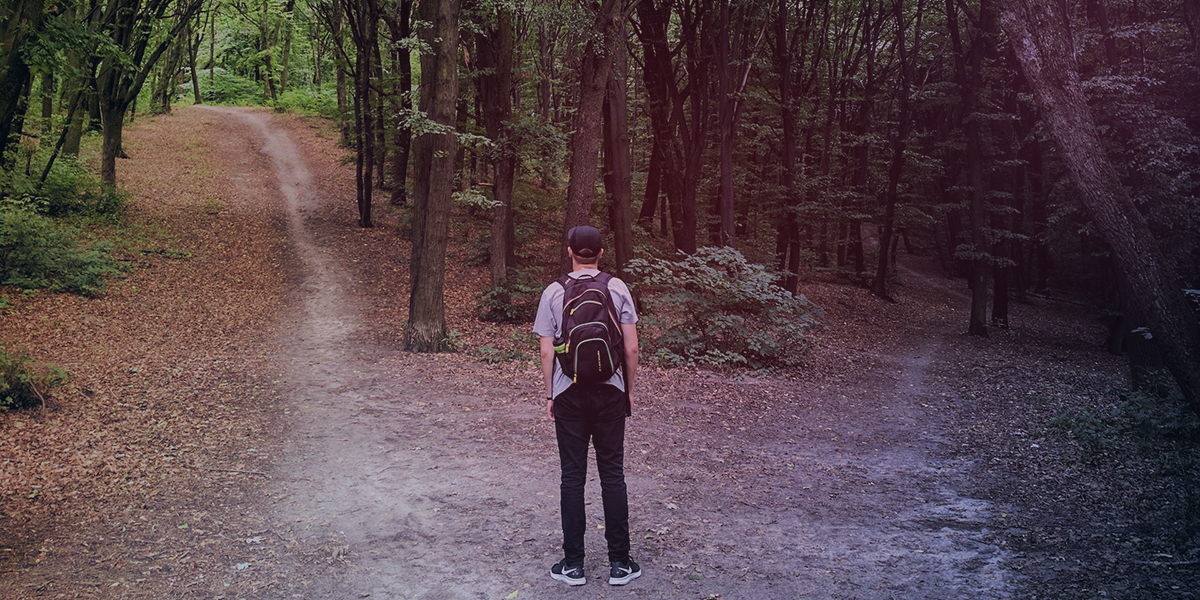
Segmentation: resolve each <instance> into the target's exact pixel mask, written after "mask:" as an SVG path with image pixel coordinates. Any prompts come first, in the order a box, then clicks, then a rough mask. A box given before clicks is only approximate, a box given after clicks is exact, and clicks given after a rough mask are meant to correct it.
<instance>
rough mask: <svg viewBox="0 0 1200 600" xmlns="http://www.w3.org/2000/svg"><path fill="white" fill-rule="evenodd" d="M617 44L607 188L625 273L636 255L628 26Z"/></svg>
mask: <svg viewBox="0 0 1200 600" xmlns="http://www.w3.org/2000/svg"><path fill="white" fill-rule="evenodd" d="M620 32H621V33H620V39H619V41H618V42H617V44H616V46H615V47H614V50H615V56H614V57H613V61H614V62H613V73H612V76H611V77H609V78H608V91H607V96H606V97H605V100H604V124H605V135H604V137H605V154H606V155H607V156H608V157H610V160H609V161H608V163H609V168H610V170H611V172H610V174H609V177H606V178H605V187H606V188H608V195H609V197H610V198H611V199H612V219H611V221H612V223H611V226H612V230H613V250H614V252H613V257H614V258H615V259H616V260H615V262H616V265H615V267H614V269H613V272H614V273H616V274H617V275H618V276H623V275H624V272H625V264H626V263H627V262H629V261H630V260H631V259H632V258H633V199H632V196H633V172H632V171H633V170H632V165H631V162H632V157H631V155H630V144H629V109H628V97H629V89H628V84H627V83H626V81H627V79H628V77H629V57H628V56H627V55H626V52H625V38H626V34H625V27H624V25H622V27H621V30H620Z"/></svg>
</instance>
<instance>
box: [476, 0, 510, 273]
mask: <svg viewBox="0 0 1200 600" xmlns="http://www.w3.org/2000/svg"><path fill="white" fill-rule="evenodd" d="M475 38H476V43H475V47H476V49H477V52H476V54H477V55H478V60H479V68H480V70H481V71H482V72H483V73H485V74H483V75H480V76H479V78H478V79H476V83H477V86H478V88H479V96H478V97H479V99H480V102H481V104H482V112H483V123H484V128H485V129H486V131H487V134H488V137H489V138H491V140H492V142H493V147H492V150H491V153H490V157H489V158H490V159H491V163H492V169H493V170H494V172H495V177H494V178H493V181H492V198H493V199H494V200H495V201H496V208H495V210H494V211H493V212H492V228H491V244H490V246H489V258H488V267H489V272H490V274H491V283H492V285H493V286H498V285H500V284H501V282H503V281H504V278H505V277H507V276H508V269H509V268H510V267H512V266H513V261H512V258H513V256H514V251H513V243H512V242H513V237H514V236H513V215H512V195H513V183H514V179H515V175H516V166H517V155H516V148H515V147H514V144H513V140H512V131H511V127H510V124H509V120H510V119H512V93H513V50H514V43H513V24H512V13H511V12H510V10H509V9H508V8H506V7H499V8H498V9H497V14H496V26H495V28H490V29H488V30H486V31H481V32H480V33H478V34H476V36H475Z"/></svg>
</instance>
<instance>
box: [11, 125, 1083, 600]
mask: <svg viewBox="0 0 1200 600" xmlns="http://www.w3.org/2000/svg"><path fill="white" fill-rule="evenodd" d="M320 127H321V125H320V124H316V123H309V122H307V121H304V120H302V119H298V118H295V117H287V116H278V115H273V114H271V113H270V112H267V111H262V110H246V109H201V108H187V109H182V110H177V111H176V112H175V113H174V114H172V115H170V116H161V117H156V118H154V119H148V120H145V121H144V122H139V125H138V126H137V127H135V128H134V129H132V130H131V132H130V134H129V135H128V136H127V138H126V143H127V150H128V151H129V152H130V154H131V155H132V156H133V157H134V159H133V160H131V161H129V164H128V165H123V168H125V171H124V173H126V174H127V175H126V176H128V177H129V179H128V182H129V184H130V188H131V190H132V192H133V193H134V195H135V198H136V200H135V201H134V204H135V207H134V208H135V215H136V219H137V220H139V222H142V221H144V222H146V223H147V225H144V226H145V227H147V228H151V227H158V228H160V229H161V234H162V237H161V240H159V242H156V243H160V244H161V245H163V246H164V247H163V248H159V247H158V246H157V245H154V244H151V245H152V246H154V247H153V248H151V249H150V250H151V251H149V252H148V250H141V251H140V252H138V255H139V256H142V257H144V258H142V261H143V262H146V263H147V264H150V266H148V267H145V268H139V269H137V270H135V271H133V272H132V273H131V274H130V278H129V279H127V280H125V281H124V282H122V283H121V284H120V285H118V286H114V290H113V291H112V292H111V293H110V294H108V295H106V297H105V298H102V299H99V300H88V301H85V300H81V299H75V298H61V297H53V298H52V299H51V301H48V302H43V303H41V304H38V303H36V302H34V301H32V300H31V301H29V302H28V303H24V304H21V305H20V306H18V307H17V308H18V309H19V310H20V311H21V314H20V319H10V320H9V321H5V323H4V324H6V325H8V326H9V327H10V329H11V330H13V331H16V332H17V333H19V334H21V335H23V336H25V338H24V339H28V340H32V341H34V342H35V345H34V347H33V350H35V351H36V352H37V353H38V354H39V355H41V356H47V357H49V358H51V359H54V360H58V361H60V362H62V363H63V364H64V365H65V366H67V367H68V368H69V369H70V370H71V371H72V372H73V373H77V374H78V375H79V378H80V381H81V382H85V383H86V385H87V386H89V387H88V389H87V390H86V391H81V392H80V397H79V398H77V399H75V400H71V401H70V402H67V401H64V406H63V408H62V409H61V410H58V411H52V412H48V413H45V414H44V415H41V416H36V418H34V417H33V416H31V417H30V418H29V419H26V417H22V423H14V422H12V420H11V419H0V434H3V435H5V436H11V437H10V438H3V440H7V439H17V440H19V442H20V443H19V444H17V445H14V444H11V443H8V444H7V445H0V450H3V452H4V456H3V457H2V458H3V462H2V463H0V466H2V467H3V468H4V472H3V474H4V475H5V476H6V477H8V476H10V474H12V475H13V476H12V477H11V478H10V479H6V480H8V481H17V482H19V483H20V484H21V485H22V486H25V485H27V484H36V485H41V486H42V487H39V488H37V489H39V490H42V491H41V493H40V495H37V499H36V501H33V500H31V499H30V498H27V496H28V495H29V491H28V490H29V489H30V488H25V487H23V488H21V489H20V490H17V491H13V492H12V493H7V494H6V495H5V496H2V497H0V499H2V500H3V503H0V509H3V512H2V514H0V525H3V526H4V527H5V528H6V530H4V531H0V534H3V535H0V551H3V554H2V555H0V568H3V569H5V570H4V571H3V572H0V597H4V598H9V597H14V598H27V597H28V598H41V597H47V598H57V597H64V598H146V599H159V598H189V599H190V598H228V599H233V598H247V599H251V600H256V599H272V598H314V599H315V598H322V599H324V598H339V599H340V598H363V597H370V598H387V599H393V598H403V599H409V598H413V599H426V598H427V599H439V600H441V599H459V598H462V599H467V598H471V599H475V598H486V599H500V598H514V597H517V598H558V597H563V596H565V595H567V594H571V595H572V596H573V597H588V598H592V597H641V598H696V599H702V598H704V599H712V598H722V599H725V600H734V599H743V598H744V599H751V600H754V599H765V598H797V597H812V598H864V599H875V598H878V599H885V598H929V599H952V598H954V599H956V598H961V597H973V598H1007V597H1010V596H1014V595H1020V590H1021V589H1022V586H1023V585H1024V583H1023V581H1022V579H1021V578H1020V576H1019V574H1018V573H1017V572H1016V571H1015V570H1014V569H1013V568H1012V565H1013V564H1014V563H1015V562H1016V561H1024V562H1023V563H1022V564H1024V565H1026V566H1027V567H1029V568H1034V567H1035V566H1036V565H1037V564H1039V563H1043V562H1045V561H1044V560H1042V559H1041V558H1039V557H1040V556H1041V555H1039V554H1031V555H1030V556H1026V557H1015V556H1014V553H1013V551H1010V550H1008V549H1007V548H1008V546H1006V545H1005V544H1006V541H1005V540H1007V539H1015V537H1014V536H1010V535H1008V531H1009V529H1011V528H1012V526H1011V525H1008V523H1011V522H1012V519H1011V518H1008V519H1007V520H1006V518H1005V514H1006V512H1005V511H1007V514H1008V515H1009V517H1011V516H1012V513H1013V512H1014V511H1018V510H1021V507H1020V506H1014V505H1006V506H1004V507H1003V508H997V507H996V506H993V505H992V504H991V503H990V502H988V501H986V500H984V499H981V498H980V497H979V496H980V495H981V494H977V493H976V491H977V490H980V489H987V486H985V485H981V482H983V483H995V482H994V481H992V479H996V478H997V476H995V475H989V474H988V473H990V471H985V470H984V469H982V468H981V465H979V464H977V462H976V461H988V460H989V457H988V455H987V454H986V453H985V452H984V451H979V450H976V449H974V448H966V447H965V446H964V442H965V441H967V439H966V438H964V436H963V435H960V434H959V433H958V431H956V428H958V427H961V424H962V423H971V424H972V425H973V426H979V427H980V431H983V430H986V429H987V428H994V427H993V425H994V424H993V423H992V422H991V421H987V420H986V419H982V420H980V419H975V420H973V419H972V417H974V416H977V409H976V408H975V405H974V404H972V402H973V400H972V399H971V398H970V397H968V396H969V394H968V392H967V391H964V390H978V389H983V388H985V384H986V383H987V377H989V376H990V373H988V372H986V371H985V370H983V369H977V368H971V369H964V365H967V366H968V367H970V366H971V365H972V364H973V363H971V362H969V361H975V360H977V357H976V356H975V354H972V353H973V352H975V350H972V349H971V347H970V345H969V344H964V343H963V340H962V336H961V335H960V325H961V322H960V321H961V319H960V317H959V312H961V310H962V307H963V306H965V305H964V304H963V302H962V300H961V299H960V298H959V297H958V295H959V294H960V292H958V291H956V290H953V289H951V288H950V287H948V286H947V285H946V284H945V283H944V282H943V280H941V279H938V278H936V277H934V278H930V277H926V276H924V275H922V273H924V272H926V270H925V269H923V268H921V267H920V265H916V266H915V267H914V269H915V270H913V271H911V272H907V273H906V274H905V277H904V279H905V280H906V281H910V282H911V284H910V285H909V286H908V287H905V288H902V289H901V299H902V302H900V303H898V304H888V303H883V302H880V301H878V300H876V299H874V298H872V297H870V296H869V295H867V294H866V292H865V291H863V290H860V289H856V288H851V287H848V286H841V285H818V284H809V285H808V286H807V287H808V289H809V290H810V291H812V292H813V293H814V294H819V296H820V297H819V298H818V299H817V300H818V303H819V304H820V305H821V306H822V307H823V308H824V309H825V311H826V312H825V320H826V321H827V322H828V323H829V324H830V329H829V330H827V331H824V332H822V333H821V334H820V339H819V344H818V346H817V347H816V349H815V352H814V354H813V357H812V361H811V363H810V364H809V365H808V366H807V369H806V371H805V372H804V373H803V374H801V375H800V376H794V377H788V378H782V377H739V378H729V377H723V376H720V375H717V374H713V373H709V372H702V371H693V370H686V369H679V370H671V371H664V370H656V369H652V368H651V369H647V370H646V372H645V373H644V378H643V379H644V381H643V383H642V384H641V385H640V386H639V387H640V388H641V390H642V392H641V399H640V403H639V405H638V406H637V407H635V415H634V418H633V419H632V420H631V421H630V422H629V425H628V433H627V446H626V450H627V460H626V462H627V480H628V484H629V490H630V502H631V529H632V530H633V532H634V540H633V554H634V557H635V558H636V559H637V560H638V561H639V562H640V563H641V564H642V566H643V569H644V571H645V575H644V576H643V577H642V578H641V579H639V580H637V581H636V582H634V583H632V584H631V585H629V586H627V587H625V588H610V587H609V586H607V585H606V584H605V583H603V579H604V578H603V577H602V575H603V573H604V572H605V569H606V565H605V564H604V558H605V557H604V554H605V553H604V542H603V535H602V531H601V530H600V529H599V526H600V525H601V523H600V521H599V519H600V518H601V515H602V513H601V511H600V500H599V485H598V482H595V481H594V479H593V480H592V481H591V482H590V483H589V486H588V490H587V493H588V498H589V501H590V506H589V521H590V523H591V524H592V525H591V527H590V529H591V530H592V534H591V535H589V536H588V539H587V551H588V558H587V563H586V569H587V571H588V574H589V576H590V577H589V579H590V581H589V583H588V585H586V586H584V587H583V588H579V589H574V590H567V589H565V588H564V587H563V586H562V585H561V584H559V583H557V582H555V581H553V580H551V579H550V578H549V577H548V576H547V570H548V568H549V565H550V564H552V563H553V562H555V561H556V560H557V559H558V558H559V557H560V552H561V551H560V549H559V545H560V543H561V537H560V533H559V522H558V498H557V492H558V465H557V453H556V449H555V445H554V436H553V429H552V424H551V423H549V422H548V421H546V420H545V418H544V416H543V415H542V401H541V398H540V390H539V388H540V385H539V384H538V377H539V375H538V370H537V369H536V367H535V366H534V365H533V364H532V363H531V362H528V361H510V362H503V363H501V364H499V365H485V364H483V363H482V362H481V361H479V360H478V358H477V357H475V356H474V355H472V354H470V353H460V354H448V355H437V356H421V355H411V354H406V353H403V352H401V351H400V349H399V343H398V339H399V331H400V329H399V322H400V321H401V320H402V319H403V317H404V315H405V313H406V307H405V304H404V303H405V300H406V297H407V287H406V286H407V269H408V265H407V262H406V261H407V255H406V252H407V247H406V246H407V245H406V244H405V243H403V242H402V241H400V240H399V239H398V238H397V236H396V234H395V228H396V227H397V222H398V217H397V215H396V214H390V213H389V212H388V211H387V210H386V207H382V206H381V207H380V210H379V213H380V214H379V221H380V223H382V225H381V226H379V227H376V228H375V229H373V230H362V229H359V228H357V227H355V226H354V225H353V176H352V174H349V173H348V172H347V171H348V169H347V168H346V167H344V166H343V165H341V164H340V160H341V158H342V155H343V151H341V150H339V149H338V148H336V146H335V144H334V143H333V141H332V140H330V139H328V138H327V137H322V135H321V132H320ZM180 144H182V146H183V147H178V146H180ZM166 148H170V150H169V151H168V150H166ZM156 153H157V154H156ZM152 155H153V156H152ZM456 218H458V219H460V221H456V223H455V231H454V235H453V236H452V237H453V240H454V244H456V246H455V247H454V248H452V249H451V255H452V257H453V259H454V261H455V262H454V265H455V266H454V267H453V268H454V269H455V276H454V277H452V278H448V281H450V282H452V284H453V286H454V287H453V288H452V289H450V290H448V295H449V296H450V298H449V301H448V306H449V309H450V312H451V327H454V328H461V329H463V330H465V329H467V328H468V327H476V326H477V324H475V323H474V322H473V321H469V319H468V316H467V315H469V313H470V311H471V310H472V307H473V305H474V302H475V300H474V299H475V298H476V297H477V296H478V293H479V290H480V289H481V288H482V285H483V281H484V280H485V279H486V274H485V273H484V272H483V269H482V268H481V267H477V266H473V265H472V264H471V263H470V262H469V261H468V260H466V259H465V258H464V257H465V256H466V255H468V250H466V249H464V248H463V247H462V241H463V240H464V239H465V238H466V235H465V234H464V231H467V230H469V229H470V227H471V223H470V222H466V221H465V220H462V216H461V215H458V216H456ZM154 239H157V238H154ZM151 241H153V240H151ZM147 243H148V244H149V243H150V242H147ZM164 249H166V250H176V249H182V250H187V251H188V253H187V254H188V256H189V257H188V258H183V259H176V258H166V254H164ZM152 260H153V261H154V262H153V264H151V263H150V261H152ZM906 260H907V258H906ZM956 308H957V309H958V311H959V312H956V310H955V309H956ZM81 315H82V316H81ZM60 321H61V322H62V323H63V324H64V325H63V326H62V328H61V329H55V328H52V327H50V324H55V323H59V322H60ZM18 326H19V327H18ZM22 328H23V329H22ZM510 333H511V332H510V331H508V330H506V329H502V328H497V329H496V330H495V331H494V332H491V331H490V330H488V329H485V328H484V327H483V326H478V330H477V332H476V334H475V335H476V337H475V338H473V339H474V340H475V342H476V345H479V344H478V340H480V339H482V340H485V342H490V341H492V339H493V338H494V339H496V340H504V339H508V338H509V335H510ZM13 335H16V334H13ZM488 336H492V338H489V337H488ZM100 347H103V348H105V349H107V350H108V351H107V353H105V354H104V355H103V357H104V360H103V361H100V360H98V359H97V358H95V357H93V356H91V354H92V353H91V352H90V351H89V349H91V348H100ZM1014 347H1015V346H1014ZM1018 350H1019V348H1018ZM1062 352H1064V353H1065V352H1066V350H1062ZM1102 366H1103V365H1102ZM963 372H971V373H975V375H973V376H972V377H973V378H974V379H973V380H972V381H971V382H969V383H970V385H971V386H973V387H968V386H965V385H962V383H963V382H961V381H958V380H956V379H954V377H955V376H956V374H959V373H963ZM1014 385H1016V384H1014ZM1020 385H1026V384H1025V383H1024V382H1021V383H1020ZM1089 385H1093V387H1094V384H1093V383H1089ZM1030 387H1034V386H1033V385H1032V384H1030ZM1023 389H1024V388H1023ZM1099 389H1103V387H1102V386H1101V387H1100V388H1099ZM1022 393H1024V391H1022ZM85 394H86V395H85ZM93 394H94V395H93ZM973 411H975V412H973ZM25 420H30V422H29V423H24V421H25ZM18 428H20V429H19V431H18ZM35 429H36V431H37V432H40V433H39V435H32V434H31V431H33V430H35ZM20 432H24V433H23V434H21V433H20ZM19 434H20V435H19ZM51 434H52V435H53V436H56V437H47V436H50V435H51ZM21 435H24V437H21ZM47 439H49V440H51V441H49V442H46V441H45V440H47ZM3 440H0V441H3ZM63 440H70V441H69V442H64V441H63ZM64 443H66V444H69V445H67V446H62V444H64ZM39 444H40V445H39ZM60 446H61V447H60ZM64 448H67V450H64ZM1013 456H1016V457H1017V458H1019V459H1020V461H1019V462H1014V464H1024V463H1025V462H1026V459H1025V458H1023V457H1022V456H1023V455H1017V454H1014V455H1013ZM10 458H11V460H12V462H9V461H10ZM1002 458H1004V460H1008V458H1007V457H1002ZM1017 458H1014V459H1013V460H1014V461H1017ZM991 460H995V459H991ZM63 464H65V467H68V468H69V469H70V472H71V473H73V475H72V477H73V478H74V479H71V481H72V482H79V483H75V484H73V485H78V487H79V488H80V489H79V490H78V491H76V490H75V489H74V488H71V487H70V486H67V487H65V488H64V489H61V490H58V489H56V488H54V487H53V486H52V485H51V483H52V482H53V481H54V477H56V476H57V475H55V473H57V472H58V470H59V469H60V468H62V466H61V465H63ZM989 464H990V463H989ZM1014 472H1015V471H1014ZM594 476H595V475H594V469H593V473H592V477H593V478H594ZM1022 477H1024V475H1022ZM996 480H997V481H998V480H999V479H996ZM96 482H102V483H103V486H101V485H99V484H97V483H96ZM33 502H36V504H34V503H33ZM35 508H36V509H37V510H34V509H35ZM60 510H61V511H65V512H62V514H64V515H67V516H66V517H61V518H60V517H55V516H54V514H55V512H56V511H60ZM997 513H999V514H997ZM1027 517H1028V518H1027V520H1026V521H1024V523H1026V526H1027V527H1032V525H1029V523H1036V519H1037V518H1038V515H1032V514H1031V515H1027ZM10 532H16V533H13V534H11V535H10ZM1049 551H1057V549H1052V550H1048V551H1046V552H1049ZM1039 552H1042V551H1041V550H1039ZM1023 572H1028V570H1026V571H1023ZM1085 591H1086V590H1085ZM514 592H516V594H515V595H514ZM1080 594H1081V595H1080V596H1079V597H1086V594H1085V593H1084V592H1080Z"/></svg>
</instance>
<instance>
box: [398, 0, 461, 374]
mask: <svg viewBox="0 0 1200 600" xmlns="http://www.w3.org/2000/svg"><path fill="white" fill-rule="evenodd" d="M458 11H459V0H441V1H440V2H421V3H420V4H419V5H418V7H417V19H418V20H420V21H423V22H425V23H427V24H429V25H426V26H425V27H424V28H422V30H421V33H420V37H421V41H423V42H424V43H426V44H428V45H429V47H430V48H431V49H432V52H428V53H424V54H422V55H421V102H420V109H421V111H422V112H424V113H425V115H426V116H427V117H428V118H429V119H431V120H432V121H434V122H435V123H438V124H440V125H442V126H443V127H445V128H446V129H448V130H450V131H449V132H447V133H426V134H424V135H421V136H420V137H418V138H416V140H414V148H413V150H414V152H413V153H414V155H415V156H414V176H415V181H414V184H415V185H414V188H413V222H412V229H413V231H412V259H411V260H410V261H409V265H410V281H411V285H412V292H411V295H410V298H409V304H408V326H407V327H406V328H405V330H404V347H405V349H407V350H410V351H414V352H437V351H440V350H443V349H444V348H445V339H446V306H445V297H444V291H443V290H444V285H445V277H446V242H447V238H448V236H449V225H450V196H451V194H452V193H453V191H454V146H455V145H456V140H455V136H454V133H453V127H454V119H455V105H456V104H457V100H458V60H457V58H458Z"/></svg>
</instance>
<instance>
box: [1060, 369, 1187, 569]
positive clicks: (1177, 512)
mask: <svg viewBox="0 0 1200 600" xmlns="http://www.w3.org/2000/svg"><path fill="white" fill-rule="evenodd" d="M1157 376H1158V377H1164V378H1165V377H1166V375H1165V374H1162V373H1159V374H1158V375H1157ZM1119 399H1120V403H1119V404H1116V405H1115V406H1113V407H1112V408H1110V409H1109V410H1107V411H1093V410H1091V409H1089V408H1087V407H1078V406H1077V407H1070V408H1066V409H1064V410H1062V411H1059V412H1058V413H1057V414H1055V415H1054V416H1053V417H1052V418H1051V419H1050V420H1049V421H1048V422H1047V429H1046V431H1045V433H1046V434H1047V436H1048V437H1051V438H1058V439H1067V440H1071V441H1073V442H1074V443H1075V444H1077V445H1078V447H1079V452H1080V459H1081V461H1082V462H1083V463H1085V464H1088V465H1090V466H1091V468H1095V469H1099V470H1103V471H1114V470H1115V471H1120V470H1129V469H1145V470H1147V471H1149V472H1151V473H1153V474H1155V475H1157V476H1159V477H1162V478H1164V481H1172V482H1174V484H1173V485H1164V486H1161V487H1160V488H1159V489H1158V490H1157V493H1158V494H1161V496H1160V497H1159V500H1157V501H1155V502H1154V503H1155V504H1157V505H1159V506H1162V507H1163V509H1164V510H1165V511H1166V513H1168V514H1167V518H1166V519H1159V520H1158V521H1159V523H1158V524H1157V525H1156V527H1161V528H1165V529H1166V531H1165V533H1166V535H1167V537H1168V538H1169V539H1170V540H1171V541H1172V542H1173V543H1174V544H1175V546H1176V547H1177V548H1178V549H1179V550H1180V552H1181V553H1183V554H1185V555H1186V556H1188V557H1189V558H1191V559H1197V558H1200V493H1198V492H1197V488H1198V484H1200V477H1198V475H1197V467H1200V418H1198V417H1197V415H1196V413H1194V412H1193V411H1191V410H1190V409H1188V408H1187V406H1186V405H1185V404H1184V402H1183V400H1182V397H1181V396H1180V395H1179V394H1178V393H1173V394H1170V395H1168V396H1166V397H1164V396H1160V395H1158V394H1154V393H1150V392H1148V391H1143V390H1134V391H1130V392H1128V393H1121V394H1119Z"/></svg>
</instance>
